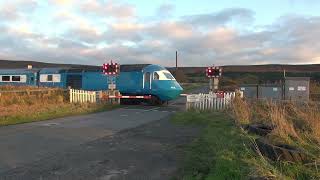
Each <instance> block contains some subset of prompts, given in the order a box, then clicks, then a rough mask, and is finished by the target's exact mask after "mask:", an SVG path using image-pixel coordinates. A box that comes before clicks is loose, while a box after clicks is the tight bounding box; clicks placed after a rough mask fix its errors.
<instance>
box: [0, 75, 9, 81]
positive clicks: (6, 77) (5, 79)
mask: <svg viewBox="0 0 320 180" xmlns="http://www.w3.org/2000/svg"><path fill="white" fill-rule="evenodd" d="M2 81H10V76H2Z"/></svg>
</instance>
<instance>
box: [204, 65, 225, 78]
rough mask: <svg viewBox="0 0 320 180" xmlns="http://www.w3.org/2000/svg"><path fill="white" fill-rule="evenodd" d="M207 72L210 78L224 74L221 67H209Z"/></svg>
mask: <svg viewBox="0 0 320 180" xmlns="http://www.w3.org/2000/svg"><path fill="white" fill-rule="evenodd" d="M206 74H207V76H208V77H209V78H213V77H214V78H218V77H221V75H222V68H220V67H208V68H207V70H206Z"/></svg>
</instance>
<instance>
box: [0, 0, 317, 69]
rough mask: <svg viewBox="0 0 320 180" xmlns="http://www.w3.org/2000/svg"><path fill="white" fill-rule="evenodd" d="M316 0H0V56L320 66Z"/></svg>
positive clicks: (86, 61) (61, 60) (96, 61)
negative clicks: (313, 64)
mask: <svg viewBox="0 0 320 180" xmlns="http://www.w3.org/2000/svg"><path fill="white" fill-rule="evenodd" d="M319 9H320V1H317V0H269V1H261V0H237V1H236V0H234V1H232V0H223V1H212V0H211V1H209V0H199V1H183V0H170V1H169V0H166V1H164V0H154V1H145V0H136V1H124V0H121V1H116V0H112V1H109V0H105V1H104V0H81V1H80V0H78V1H76V0H48V1H40V0H39V1H36V0H12V1H4V0H3V1H0V30H1V32H2V33H1V34H0V59H12V60H37V61H44V62H55V63H75V64H77V63H81V64H93V65H100V64H101V63H103V62H105V61H107V60H109V59H115V60H117V61H119V62H120V63H122V64H126V63H156V64H161V65H165V66H171V65H174V55H175V51H176V50H178V51H179V57H180V64H181V65H183V66H206V65H211V64H220V65H235V64H266V63H284V64H301V63H320V43H319V42H320V41H319V40H320V38H319V37H320V36H319V34H320V12H319Z"/></svg>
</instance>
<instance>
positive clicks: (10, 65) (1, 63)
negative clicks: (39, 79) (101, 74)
mask: <svg viewBox="0 0 320 180" xmlns="http://www.w3.org/2000/svg"><path fill="white" fill-rule="evenodd" d="M28 65H32V67H33V68H51V67H68V68H71V67H72V68H80V67H81V68H93V67H97V66H88V65H77V64H54V63H44V62H36V61H11V60H0V69H14V68H27V67H28Z"/></svg>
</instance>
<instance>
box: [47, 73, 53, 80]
mask: <svg viewBox="0 0 320 180" xmlns="http://www.w3.org/2000/svg"><path fill="white" fill-rule="evenodd" d="M52 80H53V77H52V75H51V74H50V75H48V76H47V81H50V82H51V81H52Z"/></svg>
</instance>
